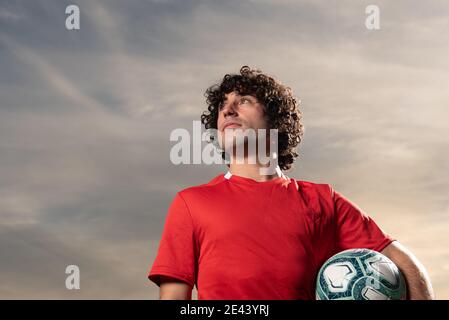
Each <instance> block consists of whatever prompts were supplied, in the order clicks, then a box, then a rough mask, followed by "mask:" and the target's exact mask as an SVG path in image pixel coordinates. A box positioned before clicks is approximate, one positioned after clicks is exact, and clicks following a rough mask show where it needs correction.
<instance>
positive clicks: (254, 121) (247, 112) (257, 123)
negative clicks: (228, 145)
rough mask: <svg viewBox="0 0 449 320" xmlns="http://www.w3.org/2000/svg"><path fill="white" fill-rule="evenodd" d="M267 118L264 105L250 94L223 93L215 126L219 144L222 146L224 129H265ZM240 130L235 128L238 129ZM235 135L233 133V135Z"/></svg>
mask: <svg viewBox="0 0 449 320" xmlns="http://www.w3.org/2000/svg"><path fill="white" fill-rule="evenodd" d="M267 127H268V124H267V119H266V117H265V113H264V107H263V105H262V104H261V103H259V101H258V100H257V98H256V97H254V96H252V95H240V94H238V93H237V92H235V91H233V92H230V93H229V94H226V95H225V100H224V102H223V104H222V106H221V107H220V109H219V113H218V120H217V128H218V131H219V134H220V135H221V139H220V142H221V146H222V147H223V146H224V142H225V141H224V140H225V139H224V138H225V131H224V130H225V129H227V131H228V130H233V129H240V130H242V131H246V129H254V130H255V131H256V133H257V130H258V129H267ZM240 130H236V132H237V131H240ZM234 136H235V135H234Z"/></svg>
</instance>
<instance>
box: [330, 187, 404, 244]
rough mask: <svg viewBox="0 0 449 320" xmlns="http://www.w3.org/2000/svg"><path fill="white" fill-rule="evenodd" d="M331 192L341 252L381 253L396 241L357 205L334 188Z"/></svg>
mask: <svg viewBox="0 0 449 320" xmlns="http://www.w3.org/2000/svg"><path fill="white" fill-rule="evenodd" d="M331 191H332V199H333V203H334V209H335V214H336V221H337V237H338V241H337V248H338V251H339V252H340V251H344V250H348V249H355V248H366V249H370V250H374V251H377V252H380V251H382V250H383V249H384V248H385V247H386V246H387V245H389V244H390V243H391V242H393V241H394V240H395V239H394V238H392V237H391V236H390V235H388V234H386V233H385V232H384V231H383V230H382V229H381V228H380V227H379V226H378V225H377V224H376V223H375V222H374V220H373V219H372V218H371V217H370V216H368V215H367V214H366V213H365V212H364V211H362V209H360V208H359V207H358V206H357V205H356V204H354V203H353V202H351V201H350V200H348V199H347V198H346V197H344V196H343V195H342V194H340V193H339V192H337V191H335V190H333V189H332V188H331Z"/></svg>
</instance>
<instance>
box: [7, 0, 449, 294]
mask: <svg viewBox="0 0 449 320" xmlns="http://www.w3.org/2000/svg"><path fill="white" fill-rule="evenodd" d="M77 3H78V5H79V6H80V10H81V29H80V30H79V31H73V32H71V31H67V30H65V28H64V20H65V14H64V9H65V5H67V4H65V3H63V2H60V1H33V2H32V3H31V2H27V1H15V2H7V3H5V4H2V5H0V26H1V30H2V31H1V34H0V58H1V60H0V68H1V70H2V72H1V73H0V96H1V100H0V150H1V151H0V153H1V157H0V176H1V179H0V216H1V221H0V252H1V256H2V257H6V258H5V259H3V258H2V259H0V274H1V279H0V283H1V285H0V297H4V298H35V297H39V298H75V299H77V298H96V297H98V298H144V299H145V298H153V299H156V298H157V297H158V295H157V288H156V287H155V286H154V285H152V284H151V283H150V282H148V281H147V280H146V272H147V270H148V267H149V266H150V264H151V262H152V260H153V259H154V257H155V254H156V250H157V247H158V241H159V239H160V235H161V232H162V226H163V223H164V217H165V214H166V210H167V208H168V205H169V203H170V201H171V199H172V198H173V196H174V194H175V193H176V192H177V191H179V190H180V189H183V188H185V187H188V186H191V185H196V184H200V183H204V182H206V181H208V180H209V179H211V178H212V177H213V176H215V175H217V174H218V173H220V172H222V171H223V170H224V168H223V167H219V166H211V167H207V166H199V165H193V166H190V167H188V168H186V167H182V166H178V167H177V166H173V165H171V164H170V162H169V151H170V147H171V144H170V141H169V134H170V131H171V130H172V129H174V128H178V127H184V128H187V129H189V130H190V129H191V128H192V120H199V117H200V114H201V113H202V112H203V110H204V109H205V102H204V97H203V93H204V91H205V89H206V88H207V87H208V86H209V85H212V84H213V83H215V82H217V81H219V80H220V79H221V78H222V77H223V75H224V74H225V73H231V72H237V71H238V69H239V68H240V67H241V66H242V65H244V64H248V65H250V66H253V67H259V68H261V69H262V70H264V71H266V72H267V73H270V74H272V75H274V76H276V77H277V78H279V79H280V80H281V81H282V82H284V83H286V84H288V85H289V86H290V87H292V88H293V90H294V92H295V93H296V94H297V96H298V97H299V98H300V99H301V100H302V103H303V105H302V112H303V115H304V123H305V126H306V133H305V137H304V141H303V144H302V145H301V147H300V152H301V156H302V158H301V160H300V161H299V162H297V163H296V165H295V169H294V170H292V171H291V172H288V173H287V174H288V175H289V176H291V177H296V178H297V179H303V180H311V181H316V182H325V183H330V184H331V185H333V186H334V187H335V188H336V189H338V190H339V191H341V192H342V193H343V194H345V195H347V196H348V197H349V198H350V199H351V200H353V201H354V202H355V203H357V204H358V205H359V206H360V207H361V208H363V209H364V210H365V211H367V212H368V213H369V214H371V215H372V216H373V217H374V218H375V219H376V221H378V223H379V224H380V225H381V226H382V227H383V228H384V229H385V230H387V231H388V232H389V233H391V234H392V235H394V236H395V237H396V238H398V239H399V240H400V241H401V242H403V243H404V244H405V245H406V246H408V247H410V248H411V249H412V250H413V252H414V253H415V254H416V255H417V256H418V257H419V258H420V259H421V261H422V262H423V263H424V265H425V266H426V267H427V268H428V269H429V272H430V274H431V277H432V279H433V280H434V285H435V288H436V291H437V295H438V297H439V298H447V297H449V281H447V280H446V278H447V277H446V273H447V269H448V268H449V265H448V261H449V260H448V258H449V252H448V251H447V249H446V245H445V244H446V243H448V242H449V236H448V235H447V232H446V231H445V230H446V229H447V228H448V227H449V219H448V217H449V211H448V210H449V203H448V200H447V190H448V187H449V174H448V173H449V168H448V163H449V161H448V160H449V152H448V151H447V150H449V148H448V147H449V134H448V133H449V130H448V129H449V128H448V125H447V121H446V119H447V117H448V116H449V111H448V109H447V104H448V102H449V94H448V93H447V90H446V87H445V86H446V83H448V82H449V81H448V80H449V79H448V74H449V72H448V71H449V64H448V62H447V58H446V57H447V55H448V53H449V41H448V40H449V39H448V37H449V34H447V33H445V32H444V30H447V26H448V25H447V24H448V22H447V12H449V8H448V7H449V6H448V4H447V2H446V1H437V0H435V1H432V2H426V3H424V2H420V1H394V2H391V1H378V5H379V7H380V9H381V29H380V30H379V31H375V32H372V31H368V30H366V29H365V28H364V18H365V13H364V8H365V6H366V5H367V4H370V3H369V1H359V2H357V3H355V2H353V1H340V0H338V1H299V2H298V1H268V0H267V1H265V0H263V1H262V0H260V1H259V0H253V1H193V0H192V1H145V2H142V1H127V2H126V3H125V2H123V1H95V2H91V1H78V2H77ZM186 169H187V170H186ZM69 264H78V265H79V266H80V269H81V288H82V289H81V290H80V291H77V292H74V291H68V290H66V289H65V287H64V281H65V276H66V275H65V273H64V271H65V267H66V266H67V265H69Z"/></svg>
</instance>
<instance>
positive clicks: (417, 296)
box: [381, 241, 435, 300]
mask: <svg viewBox="0 0 449 320" xmlns="http://www.w3.org/2000/svg"><path fill="white" fill-rule="evenodd" d="M381 253H382V254H383V255H385V256H387V257H388V258H389V259H390V260H391V261H393V262H394V263H395V264H396V265H397V266H398V268H399V270H401V272H402V274H403V275H404V277H405V281H406V284H407V299H410V300H433V299H435V294H434V292H433V289H432V284H431V283H430V278H429V275H428V274H427V271H426V269H425V268H424V266H423V265H422V264H421V263H420V262H419V261H418V259H417V258H416V257H415V256H414V255H413V254H412V253H411V252H410V251H409V250H407V249H406V248H405V247H404V246H403V245H401V244H400V243H399V242H397V241H393V242H392V243H391V244H390V245H388V246H387V247H386V248H385V249H384V250H382V252H381Z"/></svg>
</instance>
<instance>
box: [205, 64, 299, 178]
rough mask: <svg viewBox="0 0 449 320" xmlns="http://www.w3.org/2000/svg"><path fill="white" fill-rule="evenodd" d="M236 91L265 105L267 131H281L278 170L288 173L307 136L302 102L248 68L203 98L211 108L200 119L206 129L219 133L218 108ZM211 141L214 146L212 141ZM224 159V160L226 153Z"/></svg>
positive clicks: (213, 88) (222, 82) (289, 91)
mask: <svg viewBox="0 0 449 320" xmlns="http://www.w3.org/2000/svg"><path fill="white" fill-rule="evenodd" d="M233 91H235V92H237V93H238V94H240V95H252V96H254V97H256V98H257V100H258V101H259V103H261V104H262V105H263V108H264V112H265V115H266V116H267V119H268V128H270V129H278V164H279V167H280V168H281V169H282V170H289V169H290V168H291V167H292V164H293V162H294V161H295V158H296V157H298V156H299V154H298V153H297V152H296V150H295V149H296V147H297V146H298V145H299V143H300V142H301V138H302V135H303V133H304V126H303V125H302V123H301V118H302V114H301V112H300V110H299V100H297V99H296V98H295V97H294V96H293V93H292V90H291V88H290V87H288V86H285V85H284V84H282V83H281V82H280V81H277V80H275V79H274V78H272V77H270V76H268V75H266V74H263V73H262V71H261V70H259V69H251V68H250V67H248V66H243V67H242V68H241V69H240V74H226V75H225V76H224V77H223V80H222V81H221V83H218V84H215V85H212V86H211V87H209V88H208V89H207V90H206V92H205V94H204V96H205V98H206V103H207V105H208V107H207V111H204V112H203V114H202V115H201V123H202V124H204V126H205V128H206V129H217V120H218V113H219V107H220V105H221V104H222V103H223V101H224V99H225V94H229V93H231V92H233ZM210 140H212V141H210V142H212V143H213V142H214V141H213V140H214V138H213V137H211V138H210ZM222 157H223V159H225V152H224V151H222Z"/></svg>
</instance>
